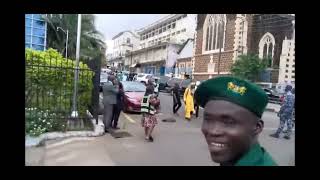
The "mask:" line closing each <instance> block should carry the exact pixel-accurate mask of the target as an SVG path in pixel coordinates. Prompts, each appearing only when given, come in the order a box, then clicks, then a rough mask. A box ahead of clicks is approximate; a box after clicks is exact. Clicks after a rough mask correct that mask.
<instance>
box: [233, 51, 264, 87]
mask: <svg viewBox="0 0 320 180" xmlns="http://www.w3.org/2000/svg"><path fill="white" fill-rule="evenodd" d="M269 63H270V59H269V58H266V59H260V58H259V57H258V55H256V54H247V55H240V56H239V57H238V59H237V60H236V62H235V63H234V64H233V65H232V67H231V73H232V75H234V76H237V77H239V78H242V79H246V80H250V81H257V80H258V79H259V74H260V73H261V72H262V71H264V70H265V69H266V68H267V67H268V64H269Z"/></svg>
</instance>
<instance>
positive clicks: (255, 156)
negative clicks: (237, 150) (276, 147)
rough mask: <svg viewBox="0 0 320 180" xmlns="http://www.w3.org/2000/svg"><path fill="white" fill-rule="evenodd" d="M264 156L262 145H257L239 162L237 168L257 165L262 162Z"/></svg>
mask: <svg viewBox="0 0 320 180" xmlns="http://www.w3.org/2000/svg"><path fill="white" fill-rule="evenodd" d="M263 154H264V151H263V149H262V148H261V146H260V144H259V143H255V144H253V145H252V146H251V148H250V149H249V151H248V152H247V153H246V154H244V155H243V156H242V157H241V158H240V159H239V160H238V162H237V163H236V164H235V166H250V165H253V164H256V162H258V161H259V160H260V158H261V157H262V156H263Z"/></svg>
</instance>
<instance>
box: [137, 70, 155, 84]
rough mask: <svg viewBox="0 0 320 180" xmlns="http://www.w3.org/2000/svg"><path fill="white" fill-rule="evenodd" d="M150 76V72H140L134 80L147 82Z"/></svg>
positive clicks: (151, 76)
mask: <svg viewBox="0 0 320 180" xmlns="http://www.w3.org/2000/svg"><path fill="white" fill-rule="evenodd" d="M151 78H153V75H152V74H144V73H141V74H138V75H137V78H136V81H139V82H141V83H144V84H147V83H148V80H149V79H151Z"/></svg>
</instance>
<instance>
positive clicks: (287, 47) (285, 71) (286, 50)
mask: <svg viewBox="0 0 320 180" xmlns="http://www.w3.org/2000/svg"><path fill="white" fill-rule="evenodd" d="M278 83H279V86H278V88H279V89H283V87H284V85H286V84H291V85H295V41H294V40H289V39H285V40H283V43H282V53H281V56H280V67H279V81H278ZM281 85H282V87H280V86H281Z"/></svg>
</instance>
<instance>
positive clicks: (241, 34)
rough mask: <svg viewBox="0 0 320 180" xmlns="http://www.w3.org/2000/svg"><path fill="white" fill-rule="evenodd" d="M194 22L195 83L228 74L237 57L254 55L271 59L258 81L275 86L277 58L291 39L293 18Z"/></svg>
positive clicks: (215, 17)
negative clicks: (195, 26) (248, 54)
mask: <svg viewBox="0 0 320 180" xmlns="http://www.w3.org/2000/svg"><path fill="white" fill-rule="evenodd" d="M197 19H198V21H197V31H196V38H195V44H196V45H195V46H194V57H193V59H192V62H193V63H192V64H193V78H194V79H196V80H204V79H208V78H212V77H215V76H220V75H227V74H231V72H230V69H231V66H232V64H233V63H234V62H235V61H236V60H237V57H238V56H239V55H241V54H247V53H253V54H258V55H259V57H260V58H266V57H270V58H271V63H270V66H269V67H268V69H267V70H266V71H265V72H263V73H262V74H261V81H262V82H268V83H271V84H274V85H275V84H276V83H278V76H279V65H280V55H281V52H282V49H283V47H284V46H283V43H284V41H286V38H288V39H292V34H293V29H294V28H292V20H293V19H294V16H292V15H283V14H250V15H248V14H199V15H198V18H197ZM284 44H285V43H284ZM291 49H292V48H291ZM293 59H294V55H293Z"/></svg>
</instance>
